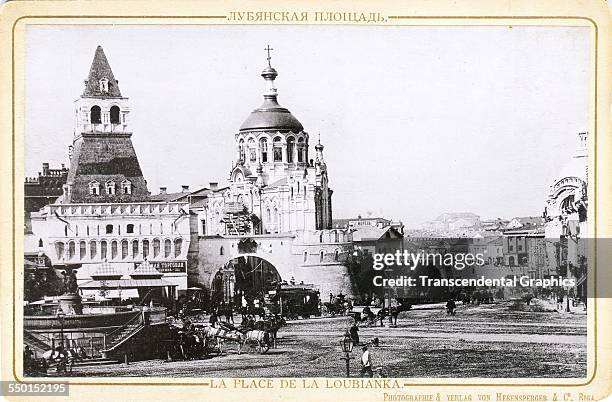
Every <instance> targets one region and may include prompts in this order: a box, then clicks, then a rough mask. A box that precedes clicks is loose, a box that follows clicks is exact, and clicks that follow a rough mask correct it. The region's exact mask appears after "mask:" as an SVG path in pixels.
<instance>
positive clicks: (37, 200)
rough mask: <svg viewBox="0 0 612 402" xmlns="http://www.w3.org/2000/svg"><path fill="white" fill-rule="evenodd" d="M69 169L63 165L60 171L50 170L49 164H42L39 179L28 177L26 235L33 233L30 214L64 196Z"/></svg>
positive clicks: (25, 205)
mask: <svg viewBox="0 0 612 402" xmlns="http://www.w3.org/2000/svg"><path fill="white" fill-rule="evenodd" d="M67 177H68V169H67V168H66V167H65V166H64V164H62V167H61V168H60V169H50V168H49V164H48V163H46V162H45V163H43V164H42V171H41V172H38V176H37V177H26V179H25V183H24V211H25V217H24V218H25V221H24V224H25V233H30V232H31V231H32V227H31V226H32V225H31V222H30V213H32V212H36V211H38V210H39V209H41V208H42V207H44V206H45V205H47V204H51V203H53V202H55V200H56V199H57V198H58V197H59V196H61V195H62V194H63V188H64V184H66V179H67Z"/></svg>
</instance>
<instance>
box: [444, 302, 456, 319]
mask: <svg viewBox="0 0 612 402" xmlns="http://www.w3.org/2000/svg"><path fill="white" fill-rule="evenodd" d="M456 308H457V305H456V304H455V301H454V300H453V299H448V302H446V314H450V315H455V309H456Z"/></svg>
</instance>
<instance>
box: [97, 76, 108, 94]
mask: <svg viewBox="0 0 612 402" xmlns="http://www.w3.org/2000/svg"><path fill="white" fill-rule="evenodd" d="M99 84H100V92H104V93H106V92H108V80H107V79H106V78H102V79H101V80H100V82H99Z"/></svg>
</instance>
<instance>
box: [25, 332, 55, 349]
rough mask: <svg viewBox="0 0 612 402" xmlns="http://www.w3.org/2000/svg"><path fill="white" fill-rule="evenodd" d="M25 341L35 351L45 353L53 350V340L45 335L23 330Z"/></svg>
mask: <svg viewBox="0 0 612 402" xmlns="http://www.w3.org/2000/svg"><path fill="white" fill-rule="evenodd" d="M23 342H24V343H25V344H26V345H28V346H29V347H30V349H32V350H33V351H35V352H38V353H45V352H46V351H48V350H51V340H50V339H49V338H47V337H46V336H44V335H41V334H36V333H34V332H30V331H28V330H26V329H24V330H23Z"/></svg>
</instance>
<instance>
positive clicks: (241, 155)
mask: <svg viewBox="0 0 612 402" xmlns="http://www.w3.org/2000/svg"><path fill="white" fill-rule="evenodd" d="M238 159H239V160H241V161H244V160H245V158H244V140H240V142H239V143H238Z"/></svg>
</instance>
